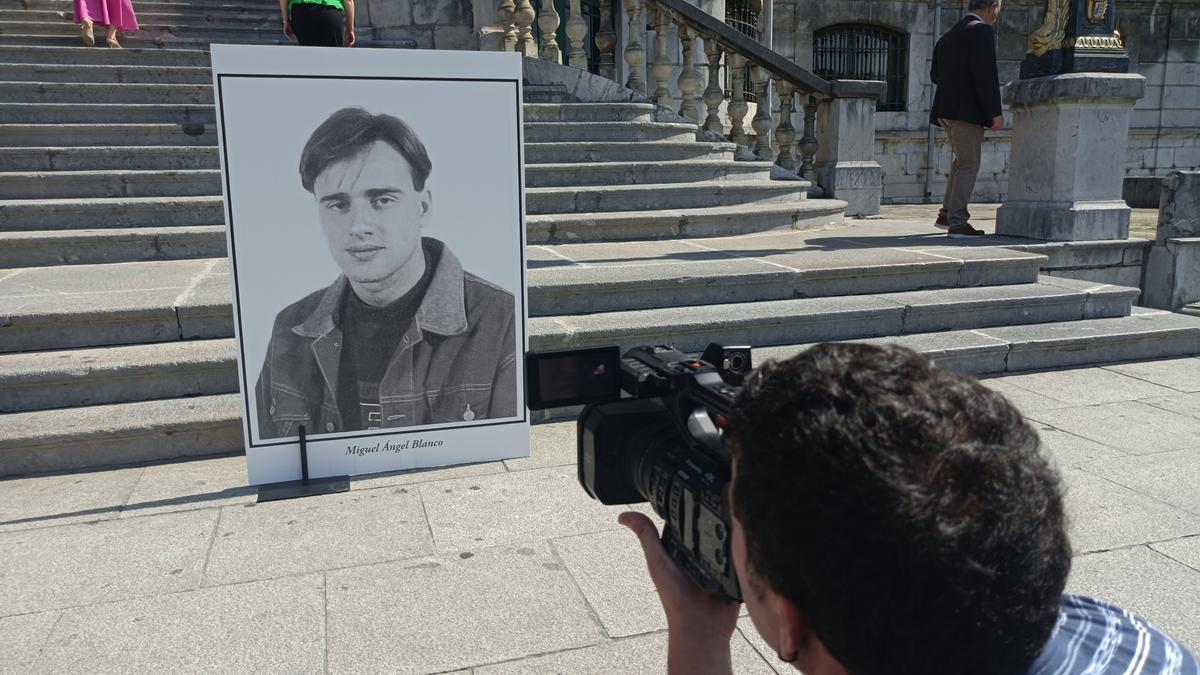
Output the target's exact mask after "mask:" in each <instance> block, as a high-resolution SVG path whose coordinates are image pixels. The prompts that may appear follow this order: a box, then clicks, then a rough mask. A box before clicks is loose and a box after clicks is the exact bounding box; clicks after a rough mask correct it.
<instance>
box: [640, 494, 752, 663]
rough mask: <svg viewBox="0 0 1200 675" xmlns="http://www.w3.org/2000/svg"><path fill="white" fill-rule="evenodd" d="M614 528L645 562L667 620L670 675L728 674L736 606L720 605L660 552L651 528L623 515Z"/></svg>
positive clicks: (642, 517)
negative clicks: (631, 537)
mask: <svg viewBox="0 0 1200 675" xmlns="http://www.w3.org/2000/svg"><path fill="white" fill-rule="evenodd" d="M617 522H619V523H621V524H622V525H624V526H625V527H628V528H629V529H631V530H633V533H634V534H636V535H637V538H638V541H639V542H640V543H641V545H642V553H643V554H645V556H646V567H648V568H649V570H650V579H651V580H653V581H654V588H655V589H656V590H657V591H658V598H659V600H660V601H661V602H662V605H663V611H664V612H666V614H667V628H668V645H669V646H668V657H667V667H668V671H669V672H670V673H696V672H705V673H719V672H732V665H730V653H729V640H730V639H731V638H732V637H733V631H734V630H735V629H736V628H737V618H738V607H739V606H738V605H736V604H726V603H725V602H722V601H721V600H718V599H717V598H714V597H713V596H711V595H708V594H707V593H705V592H704V591H702V590H700V587H699V586H697V585H696V584H695V582H693V581H692V580H691V578H689V577H688V575H687V574H686V573H685V572H684V571H683V570H681V569H679V566H678V565H676V564H675V561H673V560H671V558H670V556H668V555H667V552H666V550H664V549H663V546H662V541H661V540H659V538H658V528H657V527H655V526H654V522H653V521H651V520H650V519H649V518H647V517H646V516H645V515H643V514H641V513H637V512H634V511H627V512H625V513H622V514H621V516H620V517H619V518H618V520H617Z"/></svg>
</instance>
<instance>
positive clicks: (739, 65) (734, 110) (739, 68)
mask: <svg viewBox="0 0 1200 675" xmlns="http://www.w3.org/2000/svg"><path fill="white" fill-rule="evenodd" d="M727 63H728V65H727V66H726V67H727V68H729V70H730V72H731V73H733V74H732V75H731V80H732V86H733V98H731V99H730V100H729V106H728V108H726V110H727V111H728V113H729V140H731V141H733V142H734V143H737V144H738V145H740V146H742V147H746V146H747V145H749V142H750V138H749V136H747V135H746V128H745V127H744V126H743V123H744V121H745V119H746V113H748V112H750V104H749V103H746V58H745V57H743V56H742V55H741V54H738V53H737V52H732V51H731V52H729V58H728V59H727Z"/></svg>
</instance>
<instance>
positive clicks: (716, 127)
mask: <svg viewBox="0 0 1200 675" xmlns="http://www.w3.org/2000/svg"><path fill="white" fill-rule="evenodd" d="M723 51H724V50H723V49H722V48H721V43H720V42H717V38H716V36H715V35H705V36H704V55H705V56H706V57H707V60H708V87H707V88H705V90H704V105H705V107H707V108H708V116H707V117H705V118H704V128H705V129H708V130H709V131H711V132H713V133H717V134H721V133H724V132H725V125H724V124H722V123H721V103H722V102H723V101H724V100H725V92H724V91H722V89H721V55H722V53H723Z"/></svg>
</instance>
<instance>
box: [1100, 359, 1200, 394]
mask: <svg viewBox="0 0 1200 675" xmlns="http://www.w3.org/2000/svg"><path fill="white" fill-rule="evenodd" d="M1104 368H1105V370H1111V371H1113V372H1117V373H1121V374H1122V375H1128V376H1129V377H1136V378H1137V379H1139V380H1145V381H1147V382H1153V383H1154V384H1159V385H1162V386H1164V387H1170V388H1171V389H1177V390H1179V391H1185V392H1192V393H1195V392H1200V359H1198V358H1183V359H1164V360H1162V361H1141V362H1137V363H1117V364H1113V365H1111V366H1105V367H1104Z"/></svg>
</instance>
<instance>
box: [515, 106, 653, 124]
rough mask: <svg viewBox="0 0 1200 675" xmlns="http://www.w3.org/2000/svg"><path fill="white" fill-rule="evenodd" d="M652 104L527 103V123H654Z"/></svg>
mask: <svg viewBox="0 0 1200 675" xmlns="http://www.w3.org/2000/svg"><path fill="white" fill-rule="evenodd" d="M654 110H655V108H654V105H653V104H650V103H568V104H563V103H526V104H525V121H526V122H652V121H654V119H653V118H654Z"/></svg>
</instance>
